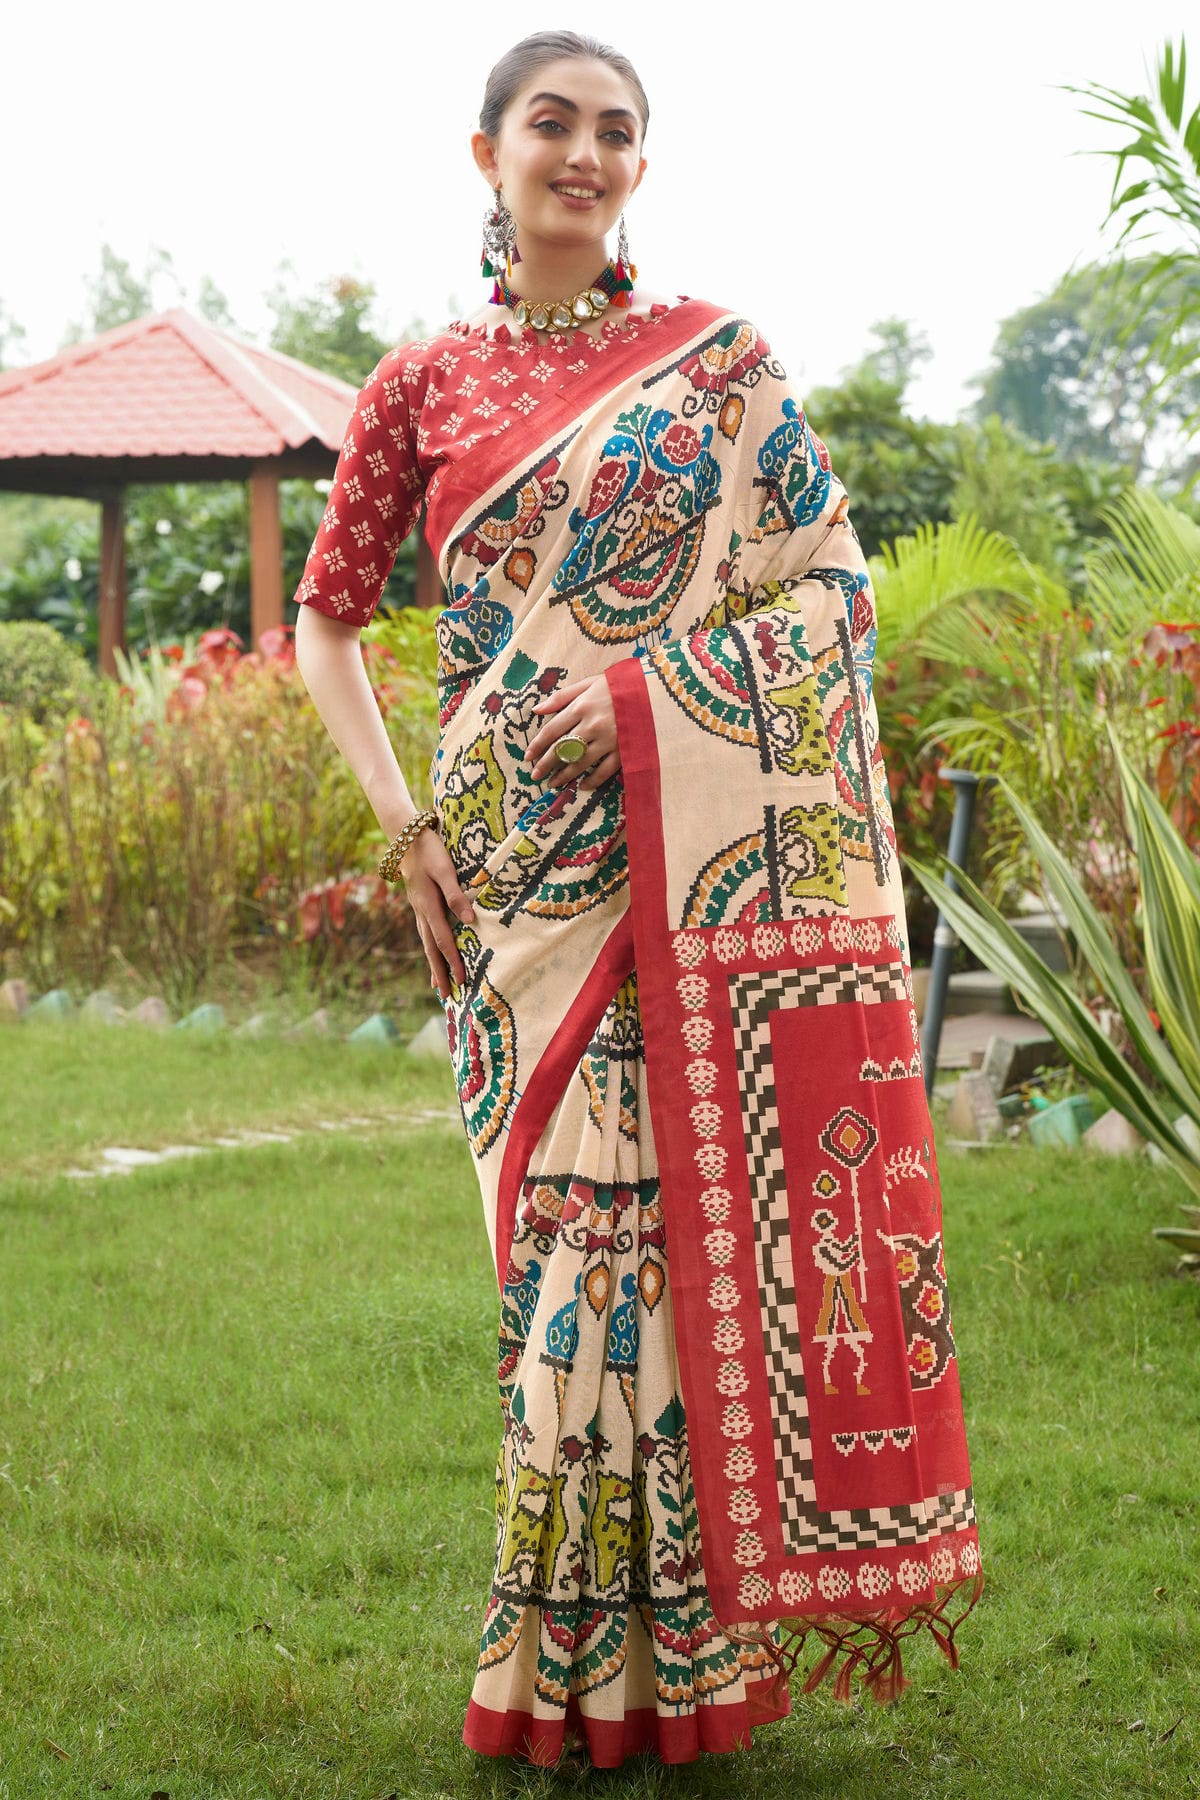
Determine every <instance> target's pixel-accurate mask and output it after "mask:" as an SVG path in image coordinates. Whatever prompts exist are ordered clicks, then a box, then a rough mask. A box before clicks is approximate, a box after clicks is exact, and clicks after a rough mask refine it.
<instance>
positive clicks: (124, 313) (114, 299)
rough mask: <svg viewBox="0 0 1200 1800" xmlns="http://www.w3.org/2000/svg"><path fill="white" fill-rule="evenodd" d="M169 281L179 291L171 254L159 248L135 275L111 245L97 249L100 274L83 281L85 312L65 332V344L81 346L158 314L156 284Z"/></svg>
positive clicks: (104, 245) (151, 252) (153, 251)
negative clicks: (81, 317) (85, 295)
mask: <svg viewBox="0 0 1200 1800" xmlns="http://www.w3.org/2000/svg"><path fill="white" fill-rule="evenodd" d="M164 279H169V280H170V281H171V282H172V283H173V284H174V287H175V289H176V293H177V294H178V292H179V282H178V279H177V278H176V275H175V269H174V264H173V263H172V260H171V255H170V252H169V251H167V250H162V249H159V248H157V247H156V248H154V249H152V250H151V251H150V254H149V256H148V258H147V259H146V265H145V267H144V268H143V270H142V272H141V274H140V275H135V274H134V272H133V269H132V267H131V265H130V264H129V263H128V262H126V260H125V258H124V257H123V256H118V255H117V253H116V251H115V250H114V249H113V247H112V245H111V244H102V245H101V246H100V272H99V274H98V275H95V276H93V277H92V279H91V280H90V281H88V282H86V284H85V287H86V291H87V311H86V313H85V315H84V318H83V319H82V320H77V321H76V322H75V323H73V324H72V325H70V326H69V327H68V329H67V333H66V336H65V337H64V339H63V342H64V344H81V343H83V342H84V340H85V339H87V338H91V337H96V336H97V335H98V334H99V333H100V332H102V331H112V330H113V329H114V327H116V326H117V325H127V324H128V323H129V322H130V320H132V319H141V318H144V317H145V315H146V314H147V313H152V312H155V311H157V310H158V309H157V307H156V304H155V298H154V287H155V283H156V282H157V283H161V282H162V281H163V280H164Z"/></svg>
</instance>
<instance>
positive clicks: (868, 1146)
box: [728, 963, 975, 1555]
mask: <svg viewBox="0 0 1200 1800" xmlns="http://www.w3.org/2000/svg"><path fill="white" fill-rule="evenodd" d="M728 983H729V998H730V1004H731V1009H732V1021H731V1022H732V1026H733V1039H734V1046H735V1056H736V1061H737V1070H738V1087H739V1089H740V1093H741V1098H742V1127H743V1130H744V1133H745V1140H746V1152H747V1157H746V1163H747V1170H748V1173H749V1178H750V1198H751V1211H752V1217H753V1222H754V1235H755V1245H756V1252H757V1261H758V1271H759V1284H760V1285H759V1300H760V1304H761V1308H762V1321H763V1347H764V1351H765V1356H766V1366H767V1385H768V1389H769V1392H770V1397H771V1408H772V1413H773V1416H774V1419H775V1422H776V1429H775V1433H774V1437H775V1443H776V1447H777V1448H776V1460H775V1474H776V1483H777V1489H778V1496H779V1508H780V1520H781V1524H782V1528H783V1537H784V1543H785V1545H786V1548H787V1551H788V1552H789V1553H790V1554H792V1555H803V1554H806V1553H809V1552H812V1551H825V1552H829V1551H838V1550H846V1551H857V1550H864V1549H869V1548H876V1547H880V1546H886V1545H900V1544H917V1543H924V1542H926V1541H927V1540H928V1539H930V1538H931V1537H936V1536H937V1535H939V1534H940V1533H943V1532H947V1531H953V1530H956V1529H962V1528H965V1527H968V1526H970V1525H972V1524H973V1523H974V1519H975V1509H974V1504H973V1497H972V1493H971V1490H970V1489H969V1488H964V1489H959V1490H956V1491H954V1492H952V1493H946V1494H940V1495H930V1496H927V1497H924V1498H922V1499H921V1500H919V1501H916V1502H914V1503H911V1504H908V1505H891V1506H871V1507H860V1508H850V1509H846V1510H840V1511H834V1512H823V1511H822V1510H821V1509H820V1508H819V1506H818V1504H817V1494H816V1482H815V1476H814V1468H813V1459H812V1430H811V1424H810V1419H809V1406H808V1395H807V1390H806V1386H805V1379H804V1368H803V1361H802V1347H801V1330H800V1318H799V1309H798V1305H797V1296H796V1288H795V1274H794V1269H795V1266H796V1265H795V1264H794V1262H793V1257H794V1256H795V1257H796V1258H797V1259H798V1258H799V1256H801V1255H803V1253H804V1252H803V1248H802V1246H800V1245H794V1244H793V1241H792V1229H791V1222H790V1216H789V1195H788V1191H787V1187H786V1184H785V1180H784V1159H783V1144H782V1138H781V1133H780V1126H779V1112H778V1105H777V1095H776V1087H775V1081H776V1075H775V1067H774V1061H773V1056H772V1048H771V1024H770V1021H771V1015H772V1014H773V1013H777V1012H780V1011H783V1010H785V1009H791V1008H794V1007H808V1006H829V1005H837V1004H838V1003H839V1002H840V1003H852V1002H854V1001H859V1002H865V1003H866V1004H868V1005H871V1004H880V1003H883V1002H886V1001H891V1000H903V999H904V998H905V997H906V989H905V983H904V971H903V968H902V966H901V964H899V963H893V964H886V963H877V964H873V965H858V966H856V965H855V964H853V963H842V964H837V965H823V966H822V967H820V968H815V969H814V968H805V969H780V970H772V971H770V972H765V973H756V974H744V975H737V974H731V975H730V976H729V977H728ZM820 1143H821V1147H822V1149H823V1150H825V1151H826V1152H827V1153H828V1154H830V1155H831V1156H832V1157H833V1158H835V1159H836V1160H837V1162H838V1163H840V1165H841V1166H842V1167H843V1168H846V1169H852V1168H853V1169H857V1168H858V1167H860V1166H862V1165H863V1164H864V1163H866V1162H867V1161H868V1160H869V1158H870V1156H871V1155H872V1153H873V1152H874V1151H875V1149H876V1146H877V1144H878V1134H877V1133H876V1131H875V1129H874V1127H873V1126H872V1125H871V1123H870V1121H869V1120H867V1119H866V1118H864V1117H863V1115H862V1114H861V1113H859V1112H858V1111H857V1109H855V1108H852V1107H843V1108H842V1109H840V1111H839V1112H837V1113H836V1114H835V1115H834V1117H833V1118H831V1119H830V1120H829V1121H828V1123H827V1124H826V1126H825V1128H824V1130H823V1132H822V1133H821V1135H820ZM783 1446H789V1448H787V1449H786V1450H785V1449H784V1448H783Z"/></svg>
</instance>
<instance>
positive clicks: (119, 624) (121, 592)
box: [99, 488, 125, 676]
mask: <svg viewBox="0 0 1200 1800" xmlns="http://www.w3.org/2000/svg"><path fill="white" fill-rule="evenodd" d="M99 628H100V654H99V663H100V672H101V674H103V675H113V676H115V675H116V672H117V660H116V657H115V656H114V655H113V652H114V650H118V649H120V650H124V648H125V491H124V489H123V488H118V489H117V490H116V492H115V493H114V494H111V495H109V496H108V497H107V498H106V499H104V500H102V501H101V509H100V618H99Z"/></svg>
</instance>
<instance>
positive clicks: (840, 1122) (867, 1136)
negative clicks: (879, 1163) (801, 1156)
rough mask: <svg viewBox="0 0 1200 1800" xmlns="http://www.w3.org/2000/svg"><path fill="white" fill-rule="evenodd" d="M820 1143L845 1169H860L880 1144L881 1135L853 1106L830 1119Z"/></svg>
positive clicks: (843, 1108) (844, 1108) (847, 1107)
mask: <svg viewBox="0 0 1200 1800" xmlns="http://www.w3.org/2000/svg"><path fill="white" fill-rule="evenodd" d="M818 1142H819V1143H820V1145H821V1148H822V1150H825V1151H827V1152H828V1154H829V1155H830V1156H832V1157H835V1158H836V1160H837V1161H838V1162H840V1163H841V1165H842V1167H843V1168H844V1169H858V1168H861V1167H862V1165H863V1163H865V1162H866V1160H867V1158H868V1156H870V1154H871V1152H872V1150H873V1149H874V1148H875V1146H876V1144H877V1143H878V1142H879V1133H878V1132H877V1131H876V1129H875V1127H874V1126H873V1125H872V1123H871V1121H870V1120H869V1119H864V1118H863V1115H862V1114H861V1113H860V1112H855V1110H854V1108H853V1107H852V1106H843V1107H842V1109H841V1111H840V1112H838V1113H835V1114H834V1116H833V1118H832V1119H830V1121H829V1123H828V1125H827V1126H826V1127H825V1129H824V1131H823V1132H822V1133H821V1136H820V1138H819V1139H818Z"/></svg>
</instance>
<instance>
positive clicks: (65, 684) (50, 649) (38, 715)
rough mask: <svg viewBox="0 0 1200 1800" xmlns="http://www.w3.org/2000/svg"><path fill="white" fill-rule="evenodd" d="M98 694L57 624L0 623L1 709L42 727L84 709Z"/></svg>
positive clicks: (86, 669)
mask: <svg viewBox="0 0 1200 1800" xmlns="http://www.w3.org/2000/svg"><path fill="white" fill-rule="evenodd" d="M94 689H95V681H94V677H93V675H92V671H91V670H90V669H89V667H88V665H87V663H86V662H85V660H84V658H83V657H82V656H81V655H80V653H79V651H78V650H76V649H75V647H74V646H73V645H72V644H69V643H68V642H67V640H66V638H64V637H63V636H62V635H61V633H59V632H57V631H55V629H54V627H53V625H44V624H41V623H40V622H39V621H37V620H35V619H22V620H18V621H14V622H12V623H4V622H0V706H11V707H18V708H20V710H21V711H22V712H24V713H27V714H28V716H29V717H30V718H31V719H32V720H33V721H34V722H35V723H40V722H41V721H42V720H43V719H52V718H61V717H62V715H63V714H64V713H66V712H72V711H76V710H78V709H79V707H80V706H85V705H86V704H87V702H88V700H89V698H90V697H91V695H92V694H93V693H94Z"/></svg>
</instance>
